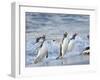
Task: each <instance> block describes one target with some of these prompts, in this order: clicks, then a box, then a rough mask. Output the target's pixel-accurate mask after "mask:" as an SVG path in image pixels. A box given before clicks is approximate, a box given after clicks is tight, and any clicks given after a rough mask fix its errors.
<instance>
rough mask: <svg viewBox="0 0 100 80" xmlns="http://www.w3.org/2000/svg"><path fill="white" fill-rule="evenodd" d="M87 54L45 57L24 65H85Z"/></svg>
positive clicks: (87, 59)
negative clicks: (57, 57) (39, 60)
mask: <svg viewBox="0 0 100 80" xmlns="http://www.w3.org/2000/svg"><path fill="white" fill-rule="evenodd" d="M89 60H90V59H89V55H74V56H69V57H64V58H63V59H58V60H56V59H55V58H54V59H45V60H44V61H42V62H39V63H37V64H34V63H32V64H28V65H26V67H40V66H42V67H43V66H63V65H85V64H89Z"/></svg>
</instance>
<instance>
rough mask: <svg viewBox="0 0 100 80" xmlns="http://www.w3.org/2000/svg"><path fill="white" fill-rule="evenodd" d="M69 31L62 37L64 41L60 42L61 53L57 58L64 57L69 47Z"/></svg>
mask: <svg viewBox="0 0 100 80" xmlns="http://www.w3.org/2000/svg"><path fill="white" fill-rule="evenodd" d="M67 36H68V33H67V32H65V33H64V35H63V39H62V43H61V44H60V55H59V56H58V57H57V58H56V59H59V58H63V56H64V55H65V53H66V51H67V48H68V43H69V39H68V37H67Z"/></svg>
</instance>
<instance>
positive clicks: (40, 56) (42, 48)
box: [34, 35, 48, 64]
mask: <svg viewBox="0 0 100 80" xmlns="http://www.w3.org/2000/svg"><path fill="white" fill-rule="evenodd" d="M40 39H42V41H41V45H40V48H39V49H38V54H37V56H36V58H35V60H34V64H37V63H38V62H41V61H42V60H43V59H44V58H45V57H46V58H48V49H47V46H46V44H45V35H43V36H42V37H41V38H40ZM38 41H39V40H38ZM38 41H37V42H38Z"/></svg>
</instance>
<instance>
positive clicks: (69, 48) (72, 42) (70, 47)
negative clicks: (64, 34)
mask: <svg viewBox="0 0 100 80" xmlns="http://www.w3.org/2000/svg"><path fill="white" fill-rule="evenodd" d="M74 44H75V40H70V42H69V44H68V51H71V50H72V49H73V48H74Z"/></svg>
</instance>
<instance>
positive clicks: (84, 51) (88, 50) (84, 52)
mask: <svg viewBox="0 0 100 80" xmlns="http://www.w3.org/2000/svg"><path fill="white" fill-rule="evenodd" d="M87 38H88V39H89V35H87ZM82 54H86V55H89V54H90V47H89V46H87V47H85V49H84V50H83V52H82Z"/></svg>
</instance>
